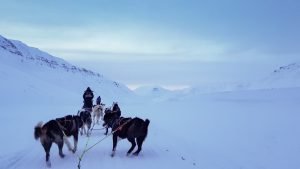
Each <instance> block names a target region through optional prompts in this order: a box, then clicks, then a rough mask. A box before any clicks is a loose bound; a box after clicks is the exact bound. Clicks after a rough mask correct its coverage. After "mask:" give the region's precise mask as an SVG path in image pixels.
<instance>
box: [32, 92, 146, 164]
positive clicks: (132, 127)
mask: <svg viewBox="0 0 300 169" xmlns="http://www.w3.org/2000/svg"><path fill="white" fill-rule="evenodd" d="M93 98H94V94H93V91H92V90H91V89H90V87H88V88H87V89H86V90H85V92H84V94H83V100H84V105H83V107H82V109H81V110H79V111H78V113H77V115H67V116H65V117H61V118H56V119H52V120H50V121H48V122H47V123H45V124H43V122H39V123H38V124H37V125H36V126H35V127H34V138H35V139H36V140H38V139H39V140H40V142H41V144H42V146H43V148H44V150H45V153H46V164H47V166H48V167H50V166H51V162H50V149H51V146H52V144H53V143H55V144H57V146H58V150H59V156H60V157H61V158H63V157H64V156H65V155H64V153H63V146H64V143H65V144H66V145H67V147H68V149H69V150H70V151H71V152H73V153H75V152H76V150H77V143H78V135H79V133H80V134H81V135H83V134H85V135H86V136H90V134H91V126H92V123H93V125H95V124H98V125H99V124H100V123H99V120H100V118H101V117H102V118H101V119H102V120H103V127H105V128H106V132H105V134H106V135H107V133H108V128H111V131H112V140H113V149H112V154H111V156H112V157H113V156H114V155H115V151H116V146H117V140H118V138H121V139H125V138H127V139H128V141H129V142H130V143H131V147H130V149H129V150H128V152H127V155H130V154H131V152H132V151H133V149H134V148H135V147H136V145H137V146H138V149H137V150H136V151H135V152H134V153H133V155H136V156H137V155H138V154H139V152H140V151H141V150H142V144H143V142H144V140H145V138H146V136H147V133H148V125H149V123H150V121H149V120H148V119H146V120H143V119H140V118H138V117H135V118H125V117H122V116H121V109H120V107H119V105H118V103H117V102H113V105H112V107H111V108H110V107H108V108H105V109H104V106H105V104H103V103H101V97H100V96H99V97H98V98H97V99H96V105H93ZM92 117H93V118H92ZM71 136H73V140H74V145H73V147H72V145H71V143H70V142H69V140H68V138H69V137H71Z"/></svg>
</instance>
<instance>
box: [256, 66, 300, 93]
mask: <svg viewBox="0 0 300 169" xmlns="http://www.w3.org/2000/svg"><path fill="white" fill-rule="evenodd" d="M291 87H300V63H291V64H289V65H285V66H281V67H279V68H278V69H275V70H274V71H273V72H272V73H270V75H269V76H267V77H265V78H263V79H261V80H259V81H258V82H255V83H253V85H252V87H251V88H253V89H259V88H263V89H270V88H291Z"/></svg>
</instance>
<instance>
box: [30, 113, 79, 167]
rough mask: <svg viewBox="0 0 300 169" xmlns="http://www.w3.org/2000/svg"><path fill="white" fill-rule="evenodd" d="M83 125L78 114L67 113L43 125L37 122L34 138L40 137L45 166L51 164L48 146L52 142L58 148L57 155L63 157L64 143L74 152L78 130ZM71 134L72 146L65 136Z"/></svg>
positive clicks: (49, 146)
mask: <svg viewBox="0 0 300 169" xmlns="http://www.w3.org/2000/svg"><path fill="white" fill-rule="evenodd" d="M82 126H83V122H82V120H81V118H80V117H79V116H72V115H68V116H65V117H62V118H57V119H55V120H50V121H48V122H47V123H46V124H44V125H43V123H42V122H40V123H38V124H37V125H36V126H35V128H34V137H35V139H36V140H37V139H40V142H41V144H42V146H43V147H44V150H45V152H46V163H47V166H49V167H50V166H51V162H50V160H49V156H50V148H51V146H52V143H53V142H54V143H56V144H57V146H58V149H59V155H60V157H61V158H63V157H64V156H65V155H64V154H63V152H62V149H63V145H64V143H66V144H67V146H68V148H69V150H70V151H72V152H73V153H75V152H76V149H77V142H78V131H79V128H81V127H82ZM70 136H73V138H74V147H73V148H72V147H71V144H70V142H69V140H68V138H67V137H70Z"/></svg>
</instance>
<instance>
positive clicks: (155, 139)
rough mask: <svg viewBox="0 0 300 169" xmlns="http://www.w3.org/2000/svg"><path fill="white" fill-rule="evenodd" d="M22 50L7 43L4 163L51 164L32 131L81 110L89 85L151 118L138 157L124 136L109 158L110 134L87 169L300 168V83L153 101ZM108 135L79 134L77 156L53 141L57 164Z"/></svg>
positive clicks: (85, 163) (36, 167)
mask: <svg viewBox="0 0 300 169" xmlns="http://www.w3.org/2000/svg"><path fill="white" fill-rule="evenodd" d="M2 41H4V40H2ZM1 43H2V45H3V44H4V42H1V41H0V44H1ZM6 43H7V42H6ZM16 43H18V42H16ZM8 46H9V43H8ZM16 46H17V45H16ZM17 51H19V52H21V53H24V50H20V49H19V48H17V49H14V48H12V49H10V50H9V51H8V50H7V49H4V48H3V47H2V48H1V46H0V78H1V85H0V86H1V87H0V93H1V96H0V102H1V111H2V112H1V113H0V119H1V123H0V127H1V129H2V130H1V131H2V133H1V139H0V150H1V151H0V168H3V169H10V168H15V169H19V168H20V169H23V168H30V169H40V168H46V163H45V152H44V150H43V148H42V146H41V144H40V142H39V141H36V140H35V139H34V137H33V129H34V126H35V125H36V124H37V123H38V122H39V121H43V122H47V121H48V120H51V119H54V118H57V117H62V116H65V115H68V114H76V113H77V110H78V109H80V107H81V106H82V93H83V91H84V89H85V88H86V87H87V86H91V87H92V89H93V90H94V92H95V94H96V95H101V96H102V100H103V102H104V103H106V104H107V105H109V106H110V105H111V104H112V101H118V102H119V105H120V108H121V110H122V116H124V117H135V116H138V117H140V118H143V119H145V118H148V119H150V121H151V122H150V125H149V133H148V137H147V139H146V141H145V143H144V145H143V150H142V151H141V153H140V155H139V156H138V157H135V156H129V157H127V156H126V152H127V150H128V149H129V147H130V143H129V142H128V141H127V140H122V141H120V142H119V143H118V147H117V152H116V156H115V157H113V158H112V157H110V153H111V149H112V138H111V137H108V138H107V139H104V140H103V142H101V143H99V144H97V145H96V146H95V147H94V148H92V149H91V150H90V151H88V152H87V153H86V155H85V156H84V158H83V160H82V162H81V168H82V169H94V168H114V169H129V168H130V169H131V168H173V169H182V168H201V169H224V168H226V169H283V168H289V169H299V168H300V161H299V157H300V131H299V129H300V123H299V120H300V114H299V111H298V107H299V106H298V105H299V101H300V88H297V87H295V88H292V87H290V88H285V89H264V90H248V91H231V92H218V93H206V94H203V93H198V92H195V93H192V92H186V93H185V94H174V95H168V97H165V96H162V97H159V96H155V98H154V99H153V98H151V97H150V96H149V95H148V96H138V95H135V94H133V93H132V92H131V91H129V90H128V89H127V88H126V87H125V86H123V85H122V84H119V83H115V82H113V81H110V80H108V79H106V78H104V77H102V76H97V75H96V76H88V74H86V73H82V72H70V71H66V69H65V68H61V67H55V68H51V67H49V65H48V66H47V65H46V66H45V65H43V64H42V65H41V63H45V62H41V61H37V60H36V59H31V60H28V59H26V57H25V56H23V57H21V56H20V55H18V52H17ZM26 56H28V55H26ZM18 57H19V58H18ZM44 57H46V56H44ZM20 58H23V59H20ZM46 58H49V57H48V56H47V57H46ZM52 59H53V58H52ZM21 60H23V61H21ZM54 60H56V59H55V58H54ZM57 62H58V63H64V62H63V61H61V60H59V61H57ZM59 65H60V64H59ZM116 84H117V85H116ZM156 92H157V91H156ZM167 93H168V94H170V93H169V91H168V92H167ZM95 128H96V129H100V128H101V126H96V127H95ZM104 137H105V136H104V131H103V130H94V131H93V132H92V135H91V137H90V138H89V139H88V138H87V137H86V136H80V137H79V144H78V151H77V152H76V153H75V154H73V153H71V152H69V151H68V150H67V148H66V146H64V153H65V154H66V156H65V158H64V159H61V158H60V157H59V155H58V149H57V146H56V145H53V146H52V148H51V153H50V159H51V162H52V168H53V169H59V168H63V169H65V168H77V164H78V156H79V155H81V153H82V152H83V151H84V148H85V145H86V143H87V141H88V140H89V144H88V146H91V145H93V144H94V143H96V142H97V141H99V140H101V139H103V138H104ZM70 141H72V138H70Z"/></svg>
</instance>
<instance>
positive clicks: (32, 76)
mask: <svg viewBox="0 0 300 169" xmlns="http://www.w3.org/2000/svg"><path fill="white" fill-rule="evenodd" d="M0 67H1V68H0V77H1V79H2V80H3V82H2V86H3V87H2V88H1V89H0V90H1V93H7V92H8V91H7V90H6V89H8V88H10V89H11V88H13V89H14V90H13V91H9V93H10V94H9V95H10V96H16V95H23V94H22V93H27V94H26V95H27V97H36V98H39V99H42V98H46V97H53V96H54V95H56V94H57V95H60V96H61V99H62V100H64V99H65V98H63V96H64V95H65V94H64V93H66V94H67V93H70V94H71V93H72V94H71V95H74V93H75V95H76V96H74V98H75V97H76V98H77V99H78V100H77V101H79V100H80V101H79V102H82V94H83V91H84V90H85V89H86V88H87V87H88V86H89V87H91V89H92V90H94V92H95V95H96V96H97V95H101V97H102V98H103V99H104V101H105V100H107V101H112V100H114V101H117V100H120V99H122V98H124V97H125V96H126V97H129V96H132V95H133V93H132V91H131V90H129V89H128V88H127V87H126V86H125V85H122V84H120V83H118V82H116V81H112V80H109V79H107V78H105V77H104V76H103V75H101V74H99V73H95V72H93V71H90V70H88V69H85V68H80V67H78V66H75V65H72V64H70V63H68V62H66V61H65V60H63V59H60V58H57V57H54V56H52V55H50V54H48V53H45V52H43V51H40V50H39V49H37V48H33V47H29V46H27V45H26V44H24V43H22V42H20V41H15V40H9V39H7V38H4V37H2V36H0ZM19 84H22V85H19ZM4 86H5V87H4ZM49 86H51V87H49ZM49 88H51V89H54V90H53V91H51V92H50V93H49V92H48V90H47V89H49ZM36 92H38V94H37V95H36ZM31 94H32V95H31ZM23 99H24V98H22V99H21V100H23ZM21 100H20V101H21ZM46 100H47V99H46ZM80 104H81V103H80Z"/></svg>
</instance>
